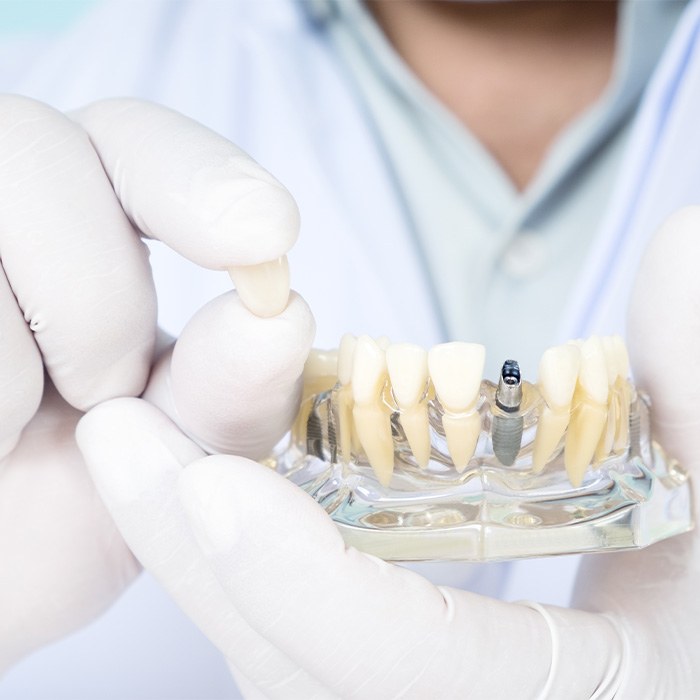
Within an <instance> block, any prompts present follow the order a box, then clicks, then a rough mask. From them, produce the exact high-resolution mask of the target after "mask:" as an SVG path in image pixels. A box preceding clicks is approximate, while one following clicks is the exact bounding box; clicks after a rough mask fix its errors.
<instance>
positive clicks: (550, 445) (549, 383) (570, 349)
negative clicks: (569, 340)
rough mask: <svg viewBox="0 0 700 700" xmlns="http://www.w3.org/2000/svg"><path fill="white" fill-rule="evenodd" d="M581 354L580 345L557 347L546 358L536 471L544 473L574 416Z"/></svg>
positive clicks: (541, 378) (542, 370) (534, 455)
mask: <svg viewBox="0 0 700 700" xmlns="http://www.w3.org/2000/svg"><path fill="white" fill-rule="evenodd" d="M580 363H581V351H580V349H579V347H578V346H577V345H574V344H568V345H557V346H555V347H552V348H548V349H547V350H545V352H544V353H543V355H542V359H541V360H540V365H539V372H538V382H537V383H538V387H539V390H540V393H541V394H542V397H543V398H544V400H545V402H546V404H547V405H546V406H545V407H544V408H543V409H542V412H541V414H540V417H539V419H538V421H537V430H536V432H535V444H534V446H533V453H532V468H533V471H534V472H535V473H539V472H541V471H542V470H543V469H544V467H545V465H546V464H547V462H548V461H549V460H550V459H551V458H552V455H553V454H554V452H555V451H556V449H557V447H558V445H559V443H560V441H561V439H562V437H564V433H565V432H566V429H567V427H568V426H569V420H570V417H571V401H572V399H573V395H574V389H575V388H576V380H577V378H578V371H579V365H580Z"/></svg>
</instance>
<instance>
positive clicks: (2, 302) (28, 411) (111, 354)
mask: <svg viewBox="0 0 700 700" xmlns="http://www.w3.org/2000/svg"><path fill="white" fill-rule="evenodd" d="M0 202H1V204H0V255H1V256H2V267H1V268H0V332H2V344H0V387H1V388H2V391H0V674H1V673H2V671H3V670H4V669H5V668H7V667H8V666H9V665H10V664H12V663H13V662H14V661H16V660H17V659H18V658H20V657H21V656H23V655H24V654H26V653H28V652H29V651H31V650H32V649H34V648H36V647H37V646H39V645H41V644H43V643H46V642H48V641H50V640H52V639H55V638H57V637H60V636H62V635H64V634H67V633H68V632H70V631H72V630H74V629H75V628H77V627H79V626H81V625H83V624H85V623H86V622H88V621H89V620H90V619H92V618H93V617H94V616H96V615H97V614H99V613H100V612H101V611H102V610H104V609H105V607H107V606H108V605H109V604H110V603H111V602H112V601H113V600H114V599H115V598H116V596H118V595H119V593H121V591H122V590H123V589H124V588H125V586H127V585H128V583H129V582H130V581H131V580H132V579H133V578H134V576H135V575H136V574H137V573H138V570H139V566H138V564H137V562H136V560H135V559H134V558H133V556H132V554H131V553H130V552H129V550H128V548H127V547H126V545H125V544H124V542H123V540H122V538H121V537H120V535H119V533H118V532H117V530H116V528H115V527H114V524H113V522H112V519H111V518H110V516H109V514H108V513H107V511H106V510H105V508H104V506H103V505H102V503H101V502H100V500H99V499H98V498H97V497H96V494H95V491H94V487H93V484H92V481H91V480H90V479H89V477H88V475H87V472H86V470H85V466H84V463H83V461H82V459H81V456H80V454H79V452H78V450H77V448H76V445H75V440H74V431H75V424H76V422H77V420H78V418H79V417H80V415H81V411H84V410H87V409H89V408H90V407H92V406H94V405H95V404H97V403H99V402H100V401H104V400H105V399H110V398H113V397H117V396H136V395H139V394H140V393H141V392H142V391H143V389H144V386H145V384H146V380H147V378H148V375H149V371H150V368H151V364H152V361H153V348H154V343H155V337H156V325H155V324H156V300H155V292H154V288H153V282H152V279H151V272H150V268H149V265H148V251H147V248H146V246H144V245H143V243H142V242H141V241H140V239H139V236H138V233H137V231H136V230H135V229H134V227H133V225H132V223H131V222H135V224H136V225H137V226H138V228H139V229H140V231H141V232H143V233H145V234H147V235H149V236H152V237H155V238H159V239H161V240H163V241H164V242H165V243H166V244H168V245H170V246H171V247H173V248H174V249H175V250H177V251H179V252H180V253H182V254H183V255H184V256H185V257H187V258H189V259H190V260H192V261H194V262H196V263H198V264H200V265H204V266H207V267H211V268H216V269H223V268H228V267H236V266H240V265H249V264H251V265H258V264H260V263H263V265H262V267H257V268H255V269H253V271H252V272H251V270H250V269H249V268H244V269H242V270H241V268H237V269H236V271H235V272H234V274H236V275H239V276H240V277H241V278H242V283H243V289H242V290H241V291H242V292H243V293H244V294H246V295H247V298H248V300H249V302H250V304H251V305H253V306H255V307H256V310H257V311H258V312H263V313H275V312H277V311H279V310H281V309H282V308H283V307H284V306H285V304H286V301H287V294H288V291H289V288H288V284H289V283H288V276H287V273H286V270H285V269H284V266H283V265H281V264H279V263H277V264H275V263H273V264H272V265H265V264H264V263H267V262H271V261H274V260H276V259H277V258H279V257H280V256H282V255H284V254H285V253H286V251H287V249H288V248H289V247H290V246H291V245H292V243H293V242H294V239H295V237H296V235H297V229H298V213H297V210H296V206H295V204H294V202H293V201H292V199H291V197H290V196H289V194H288V193H287V192H286V191H285V190H284V189H283V188H282V187H281V186H280V185H279V184H278V183H277V182H276V181H275V180H274V179H273V178H272V177H271V176H270V175H269V174H267V173H266V172H265V171H264V170H263V169H262V168H260V167H259V166H258V165H256V164H255V163H254V162H253V161H251V160H250V158H248V157H247V156H245V154H243V153H242V152H241V151H240V150H238V149H237V148H235V147H234V146H233V145H231V144H230V143H228V142H227V141H226V140H224V139H223V138H221V137H219V136H217V135H215V134H213V133H212V132H210V131H209V130H207V129H205V128H204V127H202V126H201V125H199V124H196V123H194V122H192V121H191V120H188V119H186V118H184V117H182V116H181V115H178V114H175V113H174V112H171V111H169V110H166V109H163V108H160V107H157V106H155V105H151V104H146V103H141V102H136V101H131V100H114V101H105V102H101V103H96V104H95V105H92V106H90V107H88V108H86V109H85V110H82V111H81V112H79V113H77V114H75V115H73V120H71V119H69V118H68V117H66V116H65V115H63V114H61V113H59V112H57V111H55V110H53V109H51V108H50V107H48V106H46V105H43V104H41V103H38V102H35V101H33V100H29V99H26V98H22V97H17V96H5V97H0ZM130 220H131V222H130ZM261 278H262V280H263V281H272V284H271V285H269V287H267V288H266V289H263V290H262V291H261V290H260V289H259V287H260V279H261ZM246 283H247V284H246ZM269 290H272V294H271V295H270V293H269ZM296 305H297V306H298V303H297V304H296ZM293 306H294V305H293ZM288 311H289V312H290V313H291V311H290V310H288ZM285 313H287V312H285ZM246 314H247V315H248V316H250V315H251V314H250V313H249V312H246ZM307 315H308V314H307ZM258 320H259V319H258ZM306 323H307V325H308V322H306ZM273 325H274V324H273ZM229 329H230V330H233V329H234V327H233V326H229ZM309 342H310V341H309ZM185 369H186V368H185ZM44 371H46V373H47V375H48V377H49V379H48V380H47V381H46V382H44ZM183 371H185V370H184V369H183ZM164 379H167V376H166V373H164V372H162V371H161V372H160V373H159V374H158V375H157V377H156V379H154V381H153V382H152V385H153V388H152V390H153V391H154V394H155V393H156V392H157V388H158V382H161V383H162V382H163V380H164ZM54 386H55V389H54ZM185 390H186V387H185V388H184V389H183V391H185ZM161 393H162V394H163V395H165V396H167V391H166V390H164V389H162V390H161ZM42 397H43V398H42ZM40 404H41V407H40V408H39V405H40ZM188 408H189V409H190V413H189V414H188V416H187V417H188V419H191V420H193V421H194V424H195V425H196V422H197V419H198V414H197V412H196V410H195V408H196V407H194V404H193V403H188ZM37 409H38V410H37ZM288 410H289V411H291V410H293V409H288ZM200 418H201V417H200ZM183 426H184V427H187V425H186V424H183ZM266 434H270V426H264V428H263V430H262V431H261V435H262V436H263V438H264V436H265V435H266ZM258 439H261V438H258Z"/></svg>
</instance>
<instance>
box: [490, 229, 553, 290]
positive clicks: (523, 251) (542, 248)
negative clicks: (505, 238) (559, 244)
mask: <svg viewBox="0 0 700 700" xmlns="http://www.w3.org/2000/svg"><path fill="white" fill-rule="evenodd" d="M546 258H547V250H546V244H545V242H544V241H543V240H542V238H541V236H539V235H537V234H536V233H534V232H532V231H523V232H521V233H519V234H518V235H517V236H516V237H515V238H514V239H513V240H512V241H511V242H510V244H509V245H508V248H507V250H506V252H505V253H504V254H503V258H502V260H501V266H502V268H503V272H505V274H506V275H508V276H509V277H512V278H514V279H520V280H525V279H528V278H530V277H534V276H535V275H536V274H537V273H538V272H540V270H542V268H543V267H544V264H545V262H546Z"/></svg>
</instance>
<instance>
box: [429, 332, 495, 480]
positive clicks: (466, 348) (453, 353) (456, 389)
mask: <svg viewBox="0 0 700 700" xmlns="http://www.w3.org/2000/svg"><path fill="white" fill-rule="evenodd" d="M485 357H486V354H485V349H484V346H483V345H479V344H477V343H463V342H454V343H443V344H441V345H436V346H434V347H433V348H431V349H430V352H429V353H428V369H429V371H430V378H431V380H432V382H433V386H434V387H435V393H436V394H437V397H438V399H439V401H440V403H441V405H442V407H443V410H444V414H443V417H442V427H443V429H444V431H445V439H446V441H447V449H448V451H449V453H450V457H451V458H452V462H453V464H454V466H455V468H456V469H457V471H458V472H463V471H464V470H465V469H466V468H467V464H468V463H469V460H470V459H471V458H472V456H473V455H474V450H476V445H477V442H478V440H479V435H480V434H481V416H480V415H479V412H478V411H477V410H476V403H477V400H478V398H479V391H480V388H481V378H482V376H483V373H484V361H485Z"/></svg>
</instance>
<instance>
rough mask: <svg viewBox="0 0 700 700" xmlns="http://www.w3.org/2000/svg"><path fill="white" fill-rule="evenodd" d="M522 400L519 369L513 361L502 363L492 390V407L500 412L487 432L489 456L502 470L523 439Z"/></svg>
mask: <svg viewBox="0 0 700 700" xmlns="http://www.w3.org/2000/svg"><path fill="white" fill-rule="evenodd" d="M522 400H523V387H522V381H521V377H520V366H519V365H518V363H517V362H516V361H515V360H506V361H505V362H504V363H503V368H502V369H501V376H500V377H499V379H498V387H497V388H496V406H497V408H498V409H500V412H498V413H496V414H495V415H494V417H493V427H492V431H491V442H492V444H493V453H494V454H495V455H496V458H497V459H498V461H499V462H500V463H501V464H502V465H503V466H505V467H509V466H511V465H512V464H513V463H514V462H515V460H516V458H517V456H518V452H519V451H520V443H521V441H522V437H523V417H522V416H521V415H520V404H521V403H522Z"/></svg>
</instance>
